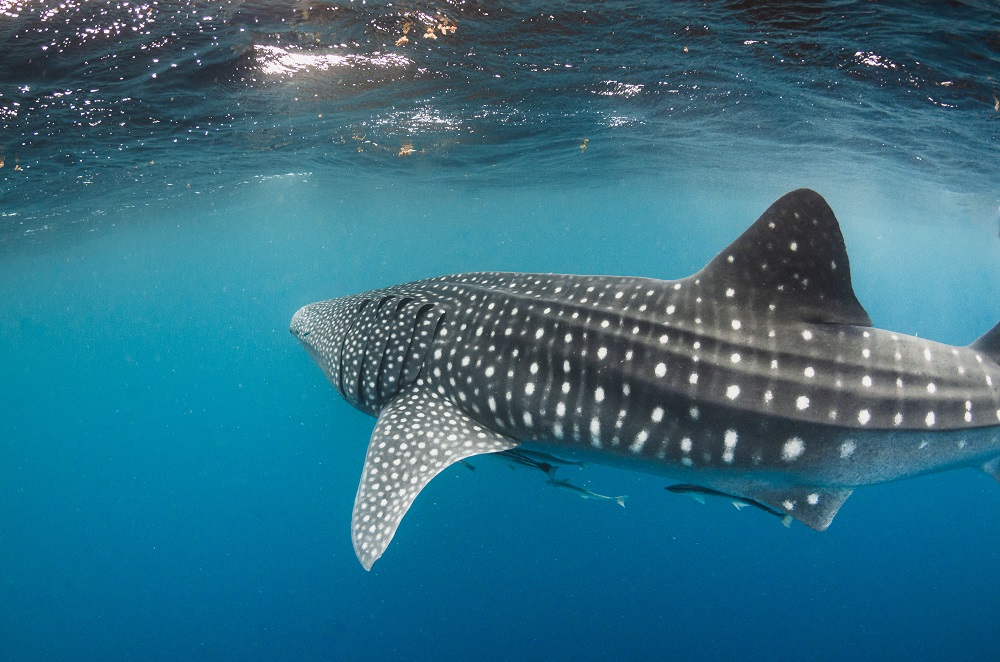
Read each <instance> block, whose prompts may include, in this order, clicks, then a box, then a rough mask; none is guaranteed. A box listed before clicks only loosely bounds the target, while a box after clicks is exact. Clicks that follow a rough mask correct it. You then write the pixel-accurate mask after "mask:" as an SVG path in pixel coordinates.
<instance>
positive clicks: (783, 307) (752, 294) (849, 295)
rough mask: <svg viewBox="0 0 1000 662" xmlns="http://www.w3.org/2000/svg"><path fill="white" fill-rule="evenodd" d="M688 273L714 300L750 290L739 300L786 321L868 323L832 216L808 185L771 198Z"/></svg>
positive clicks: (828, 208) (869, 323) (859, 324)
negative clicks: (708, 259)
mask: <svg viewBox="0 0 1000 662" xmlns="http://www.w3.org/2000/svg"><path fill="white" fill-rule="evenodd" d="M692 279H693V280H698V281H700V284H701V287H703V288H709V289H710V291H711V292H712V293H713V294H714V295H715V296H717V297H719V298H718V299H717V300H725V297H726V296H727V294H726V293H727V292H731V291H734V290H735V291H740V292H747V291H749V294H748V295H747V296H743V297H741V300H743V301H745V302H746V305H748V306H751V307H755V308H759V309H761V311H762V312H763V311H767V312H770V314H772V315H774V316H775V317H779V318H780V319H782V320H785V321H801V322H809V323H815V324H854V325H858V326H871V318H869V317H868V313H867V312H865V309H864V308H863V307H862V306H861V304H860V303H859V302H858V299H857V297H856V296H855V295H854V287H853V286H852V284H851V267H850V263H849V262H848V259H847V249H846V247H845V245H844V237H843V235H842V234H841V232H840V224H839V223H838V222H837V217H836V216H834V214H833V210H832V209H830V206H829V205H828V204H827V203H826V200H824V199H823V197H822V196H821V195H820V194H819V193H816V192H815V191H811V190H809V189H798V190H796V191H792V192H791V193H787V194H785V195H783V196H782V197H780V198H778V200H777V201H776V202H775V203H774V204H772V205H771V206H770V207H768V209H767V211H765V212H764V213H763V214H762V215H761V216H760V218H758V219H757V220H756V221H755V222H754V224H753V225H751V226H750V227H749V228H748V229H747V230H746V232H744V233H743V234H742V235H740V236H739V238H737V239H736V241H734V242H733V243H731V244H730V245H729V246H728V247H727V248H726V249H725V250H723V251H722V252H721V253H719V254H718V255H717V256H716V257H715V258H713V259H712V261H711V262H709V263H708V264H707V265H705V268H704V269H702V270H701V271H699V272H698V273H697V274H695V275H694V276H691V277H690V278H689V279H688V280H692ZM728 296H731V295H728ZM771 306H773V308H771Z"/></svg>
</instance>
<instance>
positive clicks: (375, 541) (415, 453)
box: [351, 386, 518, 570]
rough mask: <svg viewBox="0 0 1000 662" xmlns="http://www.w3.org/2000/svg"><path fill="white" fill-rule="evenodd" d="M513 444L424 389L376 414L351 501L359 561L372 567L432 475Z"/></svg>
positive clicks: (412, 392) (395, 401) (396, 400)
mask: <svg viewBox="0 0 1000 662" xmlns="http://www.w3.org/2000/svg"><path fill="white" fill-rule="evenodd" d="M517 445H518V442H517V441H514V440H513V439H510V438H508V437H505V436H503V435H501V434H498V433H496V432H493V431H491V430H488V429H486V428H484V427H482V426H481V425H479V424H477V423H476V422H475V421H473V420H472V419H471V418H469V417H468V416H467V415H466V414H465V413H464V412H463V411H462V410H460V409H459V408H458V407H457V406H455V405H454V404H453V403H452V402H450V401H449V400H447V399H445V398H443V397H441V396H440V395H438V394H437V393H434V392H432V391H430V390H427V389H426V388H425V387H423V388H422V387H419V386H418V387H416V388H413V389H411V390H409V391H407V392H405V393H402V394H401V395H399V396H398V397H396V398H395V399H393V400H392V401H391V402H390V403H389V404H388V405H386V406H385V407H384V408H383V409H382V411H381V412H380V413H379V417H378V422H377V423H376V424H375V431H374V432H372V438H371V441H370V442H369V444H368V455H367V457H366V458H365V467H364V470H363V471H362V472H361V484H360V485H359V486H358V494H357V496H356V497H355V499H354V514H353V515H352V518H351V539H352V540H353V541H354V552H355V553H356V554H357V555H358V560H359V561H361V565H362V566H364V568H365V570H371V568H372V564H374V563H375V561H376V560H378V558H379V557H380V556H382V553H383V552H384V551H385V548H386V547H387V546H388V545H389V541H390V540H392V537H393V535H395V533H396V528H397V527H398V526H399V522H400V521H401V520H402V519H403V515H405V514H406V511H407V509H409V507H410V504H411V503H413V500H414V499H415V498H416V496H417V494H419V493H420V490H422V489H423V488H424V486H425V485H427V483H429V482H430V480H431V479H432V478H434V476H436V475H438V474H439V473H441V471H443V470H444V469H445V468H447V467H448V466H449V465H451V464H454V463H455V462H458V461H460V460H463V459H465V458H467V457H470V456H472V455H479V454H481V453H498V452H500V451H505V450H509V449H511V448H514V447H516V446H517Z"/></svg>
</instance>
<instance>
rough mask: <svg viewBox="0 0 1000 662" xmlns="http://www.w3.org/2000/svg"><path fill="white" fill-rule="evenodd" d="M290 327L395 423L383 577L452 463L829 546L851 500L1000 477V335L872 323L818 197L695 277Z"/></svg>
mask: <svg viewBox="0 0 1000 662" xmlns="http://www.w3.org/2000/svg"><path fill="white" fill-rule="evenodd" d="M291 332H292V334H293V335H294V336H295V337H297V338H298V340H299V341H300V342H301V343H302V345H304V347H305V349H306V350H307V351H308V353H309V354H310V355H311V356H312V358H313V359H314V360H315V361H316V363H317V364H319V366H320V368H321V369H322V371H323V372H324V373H325V375H326V376H327V378H328V379H329V381H330V383H331V384H332V385H333V387H334V388H335V389H336V390H337V391H338V392H339V393H340V395H341V396H342V397H343V398H344V399H345V400H347V402H349V403H350V404H351V405H353V406H354V407H356V408H357V409H359V410H361V411H363V412H366V413H368V414H370V415H372V416H375V417H377V422H376V423H375V428H374V432H373V433H372V436H371V440H370V442H369V445H368V451H367V456H366V458H365V464H364V469H363V470H362V475H361V482H360V485H359V487H358V491H357V496H356V499H355V503H354V511H353V515H352V523H351V534H352V540H353V543H354V549H355V552H356V553H357V556H358V559H359V560H360V562H361V564H362V566H363V567H364V568H365V569H366V570H370V569H371V567H372V564H373V563H374V562H375V561H376V560H377V559H378V558H379V557H380V556H381V555H382V554H383V552H384V551H385V549H386V547H387V545H388V544H389V542H390V540H391V539H392V537H393V535H394V534H395V532H396V530H397V527H398V526H399V523H400V521H401V520H402V518H403V516H404V515H405V513H406V512H407V510H408V509H409V507H410V505H411V504H412V503H413V500H414V499H415V498H416V496H417V495H418V494H419V493H420V491H421V489H422V488H423V487H424V486H425V485H427V484H428V482H429V481H430V480H431V479H432V478H433V477H434V476H435V475H437V474H438V473H440V472H441V471H442V470H444V469H445V468H446V467H448V466H449V465H451V464H453V463H455V462H458V461H461V460H464V459H465V458H467V457H470V456H473V455H477V454H484V453H502V452H504V451H507V450H510V449H515V448H523V449H525V450H535V451H538V452H548V453H555V454H557V455H558V456H559V457H566V458H567V460H570V461H581V462H588V463H591V462H593V463H600V464H606V465H611V466H615V467H620V468H624V469H631V470H636V471H642V472H646V473H651V474H656V475H660V476H665V477H669V478H671V479H674V480H679V481H682V482H684V483H686V484H693V485H698V486H702V487H704V488H706V489H709V490H713V491H716V492H722V493H725V494H727V495H732V496H734V497H737V498H742V499H746V500H748V501H752V502H755V503H759V504H762V505H765V506H767V507H768V508H770V509H773V511H774V512H775V513H777V514H780V515H781V516H790V517H792V518H794V519H796V520H798V521H800V522H802V523H804V524H806V525H807V526H809V527H811V528H813V529H816V530H820V531H822V530H825V529H826V528H827V527H828V526H829V525H830V523H831V521H832V520H833V518H834V516H835V515H836V514H837V511H838V510H839V509H840V507H841V505H842V504H843V503H844V501H845V500H846V499H847V498H848V496H849V495H850V494H851V493H852V491H853V490H854V489H855V488H857V487H859V486H865V485H874V484H878V483H883V482H887V481H894V480H899V479H903V478H909V477H913V476H919V475H921V474H927V473H932V472H938V471H944V470H948V469H953V468H959V467H976V468H979V469H982V470H983V471H986V472H987V473H989V474H991V475H992V476H994V477H995V478H998V479H1000V324H998V325H997V326H995V327H993V329H992V330H990V331H988V332H987V333H986V334H985V335H983V336H982V337H981V338H979V339H978V340H976V341H975V342H973V343H972V344H971V345H968V346H963V347H959V346H951V345H946V344H941V343H937V342H933V341H931V340H925V339H923V338H917V337H913V336H908V335H904V334H902V333H895V332H892V331H886V330H881V329H877V328H873V327H872V323H871V320H870V318H869V316H868V313H867V312H865V309H864V308H863V307H862V305H861V304H860V303H859V301H858V299H857V297H856V296H855V293H854V289H853V286H852V282H851V272H850V264H849V261H848V256H847V250H846V246H845V242H844V238H843V235H842V233H841V230H840V226H839V223H838V221H837V219H836V216H835V215H834V213H833V211H832V210H831V209H830V207H829V205H828V204H827V203H826V201H825V200H824V199H823V198H822V197H821V196H820V195H819V194H818V193H816V192H814V191H811V190H808V189H799V190H796V191H792V192H791V193H788V194H786V195H784V196H782V197H781V198H779V199H778V200H777V201H776V202H775V203H774V204H772V205H771V206H770V207H769V208H768V209H767V210H766V211H765V212H764V213H763V214H762V215H761V216H760V218H758V219H757V220H756V221H755V222H754V223H753V224H752V225H751V226H750V227H749V229H747V230H746V231H745V232H744V233H743V234H742V235H741V236H740V237H739V238H737V239H736V240H735V241H734V242H733V243H732V244H730V245H729V246H728V247H727V248H726V249H724V250H723V251H722V252H721V253H719V254H718V255H717V256H716V257H715V258H713V259H712V260H711V261H710V262H709V263H708V264H707V265H705V267H704V268H702V269H701V270H700V271H698V272H697V273H695V274H693V275H691V276H689V277H687V278H682V279H679V280H655V279H651V278H640V277H627V276H578V275H552V274H527V273H465V274H458V275H450V276H441V277H437V278H430V279H427V280H421V281H417V282H413V283H407V284H404V285H397V286H394V287H387V288H385V289H379V290H373V291H370V292H365V293H363V294H355V295H351V296H343V297H339V298H335V299H330V300H328V301H322V302H319V303H313V304H310V305H307V306H305V307H303V308H301V309H300V310H299V311H298V312H296V313H295V315H294V317H293V318H292V321H291Z"/></svg>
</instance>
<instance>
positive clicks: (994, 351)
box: [969, 324, 1000, 363]
mask: <svg viewBox="0 0 1000 662" xmlns="http://www.w3.org/2000/svg"><path fill="white" fill-rule="evenodd" d="M969 347H971V348H972V349H974V350H976V351H977V352H982V353H983V354H986V355H987V356H989V357H990V358H991V359H993V360H994V361H996V362H998V363H1000V324H997V325H996V326H994V327H993V328H992V329H990V330H989V331H987V332H986V333H985V334H983V335H982V336H980V338H979V339H978V340H976V342H974V343H972V344H971V345H969Z"/></svg>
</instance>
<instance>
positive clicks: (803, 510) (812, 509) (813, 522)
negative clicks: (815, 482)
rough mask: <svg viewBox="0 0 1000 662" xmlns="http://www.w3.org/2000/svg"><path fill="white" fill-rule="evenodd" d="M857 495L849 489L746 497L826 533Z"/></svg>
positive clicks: (773, 491)
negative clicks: (838, 513)
mask: <svg viewBox="0 0 1000 662" xmlns="http://www.w3.org/2000/svg"><path fill="white" fill-rule="evenodd" d="M744 491H745V492H746V491H747V490H744ZM853 491H854V490H853V489H852V488H849V487H847V488H830V487H822V488H819V487H796V486H791V487H762V488H755V489H753V490H749V494H747V495H746V496H747V497H748V498H750V499H753V500H754V501H758V502H760V503H764V504H767V505H768V506H770V507H772V508H774V509H775V510H776V511H778V512H779V513H785V514H786V516H791V517H793V518H795V519H797V520H799V521H800V522H802V523H803V524H805V525H806V526H808V527H809V528H811V529H815V530H817V531H825V530H826V529H827V527H828V526H830V522H832V521H833V518H834V516H835V515H836V514H837V511H838V510H840V507H841V506H842V505H843V504H844V501H846V500H847V497H849V496H851V492H853ZM786 526H787V525H786Z"/></svg>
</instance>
